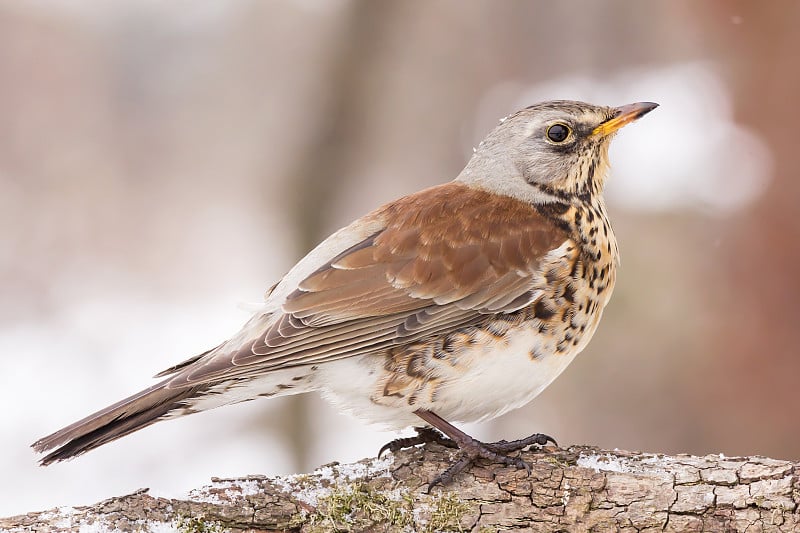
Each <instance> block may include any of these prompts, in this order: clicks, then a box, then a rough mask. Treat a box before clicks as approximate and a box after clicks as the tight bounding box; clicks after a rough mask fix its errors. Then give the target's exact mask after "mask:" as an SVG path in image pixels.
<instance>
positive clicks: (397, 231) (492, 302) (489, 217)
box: [176, 183, 568, 385]
mask: <svg viewBox="0 0 800 533" xmlns="http://www.w3.org/2000/svg"><path fill="white" fill-rule="evenodd" d="M371 216H375V217H380V218H381V219H382V220H384V228H383V229H382V230H380V231H378V232H377V233H375V234H374V235H372V236H370V237H369V238H367V239H365V240H364V241H362V242H361V243H359V244H357V245H355V246H352V247H350V248H349V249H347V250H345V251H343V252H341V253H340V254H338V255H337V256H336V257H334V258H333V259H331V260H330V261H328V262H327V263H326V264H325V265H324V266H322V267H321V268H319V269H318V270H317V271H316V272H314V273H313V274H311V275H310V276H308V277H307V278H306V279H304V280H303V281H302V282H301V283H300V284H299V286H298V288H297V290H295V291H294V292H293V293H291V294H290V295H289V296H288V297H287V298H286V300H285V302H284V303H283V311H284V314H283V315H282V316H281V317H280V318H278V319H277V320H276V319H275V318H274V317H273V318H270V319H269V323H268V324H264V326H263V327H264V328H265V329H263V330H261V331H262V333H261V334H260V335H258V337H257V338H255V339H253V338H252V337H251V338H250V342H248V343H246V344H244V345H241V344H240V345H239V346H241V348H240V349H238V350H236V351H234V352H229V353H227V354H223V353H220V354H218V355H217V356H215V357H213V358H211V359H209V360H208V361H207V362H206V364H204V365H202V366H198V367H196V368H194V369H187V370H190V371H189V372H185V373H182V374H180V375H179V376H176V378H178V377H179V378H180V381H181V382H182V383H181V384H182V385H185V384H186V383H187V381H188V382H191V383H195V382H197V381H206V380H209V379H215V378H216V377H218V376H220V375H222V374H224V375H225V376H226V377H227V376H228V375H229V374H231V373H233V374H236V375H240V374H243V373H250V372H252V371H258V372H263V371H265V370H272V369H277V368H284V367H289V366H295V365H306V364H314V363H318V362H323V361H327V360H332V359H339V358H343V357H350V356H353V355H357V354H360V353H368V352H371V351H375V350H377V349H380V348H382V347H385V346H389V345H392V344H394V343H402V342H408V341H410V340H413V339H417V338H421V337H424V336H427V335H432V334H436V333H437V332H440V331H443V330H446V329H450V328H454V327H459V326H463V325H466V324H469V323H472V322H475V321H476V320H479V319H480V318H481V316H482V315H483V314H485V313H494V312H511V311H515V310H517V309H520V308H522V307H524V306H525V305H528V304H530V303H531V302H532V301H533V300H534V299H535V297H536V294H535V291H534V287H533V274H535V272H536V271H537V268H538V267H539V264H540V262H541V260H542V258H543V257H544V256H545V255H546V254H547V253H548V252H550V251H551V250H554V249H556V248H558V247H559V246H561V245H562V244H563V243H564V242H565V241H567V240H568V235H567V234H566V233H565V232H564V230H562V229H560V228H559V227H557V226H555V225H554V224H553V223H552V222H551V221H550V220H549V219H548V218H546V217H544V216H543V215H542V214H541V213H539V212H538V211H537V210H536V209H535V208H534V207H532V206H531V205H529V204H526V203H524V202H521V201H518V200H515V199H513V198H510V197H499V196H496V195H490V194H489V193H486V192H484V191H480V190H476V189H472V188H469V187H466V186H464V185H461V184H458V183H450V184H447V185H442V186H439V187H434V188H432V189H428V190H426V191H422V192H420V193H417V194H415V195H411V196H408V197H405V198H402V199H400V200H398V201H396V202H394V203H391V204H388V205H386V206H384V207H383V208H381V209H380V210H378V211H377V212H376V213H375V214H374V215H371ZM234 367H236V368H234Z"/></svg>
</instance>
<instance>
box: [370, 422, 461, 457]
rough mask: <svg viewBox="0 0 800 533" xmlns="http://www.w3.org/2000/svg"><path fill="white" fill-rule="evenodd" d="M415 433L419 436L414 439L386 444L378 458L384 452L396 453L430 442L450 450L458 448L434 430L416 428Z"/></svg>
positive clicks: (409, 438)
mask: <svg viewBox="0 0 800 533" xmlns="http://www.w3.org/2000/svg"><path fill="white" fill-rule="evenodd" d="M414 431H416V432H417V434H416V435H415V436H413V437H403V438H400V439H394V440H393V441H391V442H387V443H386V444H384V445H383V447H382V448H381V449H380V451H379V452H378V457H380V456H381V455H383V452H385V451H386V450H389V451H390V452H392V453H396V452H399V451H400V450H403V449H405V448H411V447H412V446H417V445H419V444H428V443H429V442H435V443H437V444H441V445H442V446H447V447H448V448H457V447H458V445H457V444H456V443H455V442H453V441H452V440H451V439H448V438H447V437H445V436H444V435H442V434H441V433H439V432H438V431H436V430H435V429H433V428H428V427H415V428H414Z"/></svg>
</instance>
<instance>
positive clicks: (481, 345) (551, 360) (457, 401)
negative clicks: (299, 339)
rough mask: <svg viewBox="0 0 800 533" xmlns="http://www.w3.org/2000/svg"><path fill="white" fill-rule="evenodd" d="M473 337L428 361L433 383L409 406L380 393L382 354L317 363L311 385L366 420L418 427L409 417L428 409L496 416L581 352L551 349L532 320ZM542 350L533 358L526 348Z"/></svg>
mask: <svg viewBox="0 0 800 533" xmlns="http://www.w3.org/2000/svg"><path fill="white" fill-rule="evenodd" d="M477 335H478V337H477V338H476V339H475V340H476V342H475V343H474V344H472V345H470V346H466V347H464V349H462V350H460V351H459V353H458V355H457V357H454V358H453V359H452V360H440V359H430V360H428V361H427V365H429V366H430V368H431V374H432V375H433V376H435V377H432V379H431V382H430V383H426V384H424V385H423V384H421V385H420V390H421V391H422V393H421V394H419V395H418V396H417V397H416V398H415V400H414V402H413V403H410V402H409V401H408V398H407V397H404V398H397V399H394V398H387V397H382V396H381V394H380V392H381V390H382V388H383V384H382V380H383V379H384V376H385V370H384V361H385V357H384V356H382V355H368V356H362V357H359V358H351V359H343V360H340V361H334V362H330V363H325V364H324V365H320V368H319V370H318V372H317V373H316V374H315V375H314V378H313V379H314V385H315V388H318V389H319V390H320V391H321V392H322V394H323V396H324V397H325V398H326V399H327V400H328V401H330V402H331V403H333V404H334V405H335V406H337V407H338V408H340V409H342V410H344V411H347V412H349V413H350V414H352V415H354V416H355V417H357V418H360V419H362V420H365V421H367V422H369V423H375V424H380V425H382V426H385V427H388V428H392V429H401V428H405V427H408V426H411V425H420V423H421V420H420V419H419V418H418V417H417V416H416V415H414V414H413V412H414V411H415V410H417V409H427V410H430V411H433V412H435V413H436V414H438V415H439V416H441V417H443V418H444V419H446V420H448V421H451V422H475V421H481V420H487V419H490V418H494V417H496V416H500V415H502V414H503V413H506V412H508V411H510V410H512V409H517V408H519V407H521V406H523V405H525V404H527V403H528V402H530V401H531V400H533V398H535V397H536V396H537V395H538V394H539V393H540V392H542V391H543V390H544V389H545V387H547V386H548V385H549V384H550V383H551V382H552V381H553V380H554V379H555V378H556V377H558V375H559V374H561V372H563V371H564V369H565V368H566V367H567V365H569V363H570V362H572V360H573V359H574V358H575V356H576V355H577V354H578V352H579V351H580V348H582V346H579V347H575V349H574V350H571V351H569V352H566V353H561V354H557V355H556V354H554V350H553V347H552V346H546V345H543V343H546V342H547V339H548V337H545V336H542V334H541V333H539V332H538V328H537V327H536V326H535V324H532V323H527V324H523V325H520V326H517V327H516V328H515V329H514V330H512V331H510V332H509V335H508V336H507V337H506V338H505V339H503V340H499V339H497V338H496V337H492V336H491V334H490V333H488V332H478V333H477ZM533 352H536V353H538V354H540V355H539V356H538V357H532V356H531V353H533Z"/></svg>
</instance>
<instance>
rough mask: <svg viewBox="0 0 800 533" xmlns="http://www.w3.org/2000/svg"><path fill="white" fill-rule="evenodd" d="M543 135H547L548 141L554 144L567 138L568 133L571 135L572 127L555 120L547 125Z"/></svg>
mask: <svg viewBox="0 0 800 533" xmlns="http://www.w3.org/2000/svg"><path fill="white" fill-rule="evenodd" d="M545 135H546V136H547V140H548V141H550V142H552V143H555V144H561V143H563V142H564V141H566V140H567V139H569V137H570V135H572V128H570V127H569V126H567V125H566V124H564V123H562V122H556V123H555V124H551V125H550V126H548V127H547V131H546V132H545Z"/></svg>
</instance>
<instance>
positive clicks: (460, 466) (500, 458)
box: [414, 409, 556, 492]
mask: <svg viewBox="0 0 800 533" xmlns="http://www.w3.org/2000/svg"><path fill="white" fill-rule="evenodd" d="M414 414H416V415H417V416H418V417H420V418H421V419H423V420H424V421H425V422H427V423H428V424H430V425H431V426H433V427H435V428H436V429H438V430H439V431H441V432H442V433H444V434H445V435H447V436H448V437H450V439H452V441H453V442H455V443H456V445H457V446H458V447H459V448H460V449H461V452H462V453H463V456H462V457H460V458H459V459H458V460H457V461H456V462H454V463H453V464H452V465H450V466H449V467H448V468H447V470H445V471H444V472H442V473H441V474H439V475H438V476H436V477H435V478H434V479H433V481H431V482H430V484H429V485H428V492H430V491H431V489H432V488H433V487H434V486H436V485H440V484H441V485H447V484H448V483H450V482H451V481H453V478H454V477H455V476H456V475H457V474H459V473H461V472H463V471H464V470H465V469H467V468H468V467H469V466H470V465H471V464H473V463H474V462H475V460H476V459H478V458H482V459H486V460H488V461H490V462H493V463H501V464H504V465H510V466H515V467H517V468H524V469H525V470H527V472H528V473H530V471H531V465H529V464H528V463H527V462H525V461H523V460H522V459H520V458H519V457H510V456H509V455H507V454H508V453H510V452H515V451H519V450H521V449H523V448H525V447H527V446H530V445H532V444H538V445H545V444H547V443H548V442H552V443H553V444H555V443H556V441H555V440H553V438H552V437H549V436H547V435H542V434H541V433H536V434H534V435H531V436H530V437H526V438H524V439H519V440H514V441H510V442H509V441H505V440H501V441H499V442H493V443H483V442H481V441H479V440H477V439H474V438H472V437H470V436H469V435H467V434H466V433H464V432H463V431H461V430H460V429H458V428H457V427H455V426H454V425H452V424H451V423H450V422H448V421H447V420H445V419H444V418H442V417H440V416H439V415H437V414H436V413H434V412H432V411H427V410H425V409H418V410H417V411H414Z"/></svg>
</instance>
